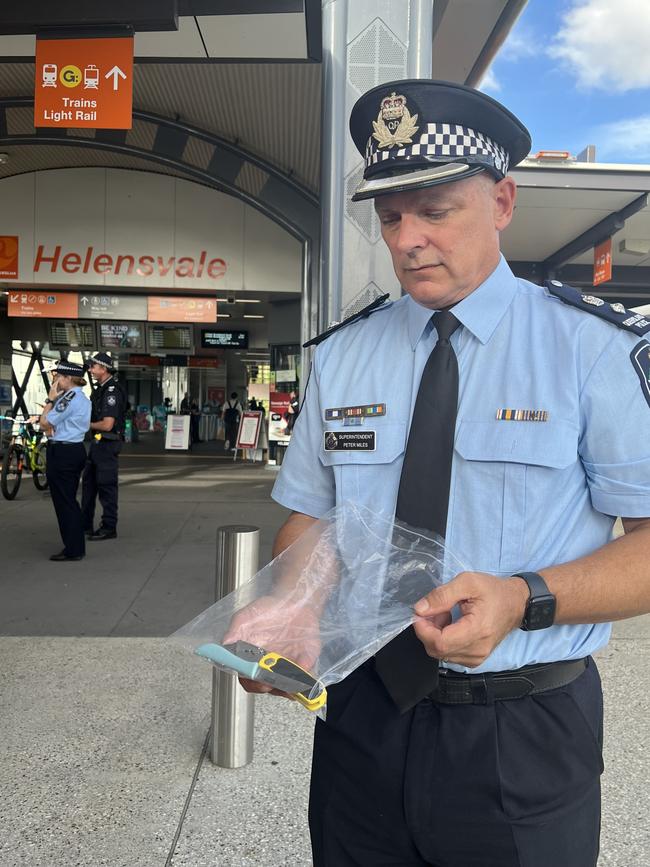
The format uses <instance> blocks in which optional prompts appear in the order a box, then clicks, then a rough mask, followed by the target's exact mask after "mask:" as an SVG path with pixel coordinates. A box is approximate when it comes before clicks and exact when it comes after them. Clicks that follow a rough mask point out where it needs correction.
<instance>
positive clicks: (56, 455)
mask: <svg viewBox="0 0 650 867" xmlns="http://www.w3.org/2000/svg"><path fill="white" fill-rule="evenodd" d="M85 462H86V449H85V448H84V444H83V443H73V444H68V443H56V442H49V443H48V444H47V470H46V475H47V481H48V484H49V486H50V493H51V495H52V503H53V505H54V511H55V512H56V518H57V521H58V522H59V531H60V533H61V539H62V540H63V552H64V554H66V556H68V557H82V556H83V555H84V554H85V552H86V546H85V538H84V528H83V520H82V517H81V509H80V508H79V503H78V501H77V488H78V487H79V479H80V478H81V471H82V470H83V468H84V464H85Z"/></svg>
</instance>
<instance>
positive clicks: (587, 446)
mask: <svg viewBox="0 0 650 867" xmlns="http://www.w3.org/2000/svg"><path fill="white" fill-rule="evenodd" d="M432 313H433V311H432V310H430V309H428V308H425V307H423V306H421V305H419V304H418V303H417V302H415V301H413V300H412V299H411V298H410V297H409V296H405V297H403V298H401V299H400V300H399V301H397V302H395V303H393V304H390V305H388V306H387V307H386V308H384V309H380V310H378V311H377V312H375V313H374V314H373V315H372V316H370V317H369V318H367V319H364V320H361V321H360V322H357V323H353V324H350V325H349V326H347V327H345V328H342V329H341V330H340V331H339V332H337V333H336V334H334V335H332V336H331V337H330V338H329V339H327V340H325V341H324V342H323V343H322V344H321V345H320V346H319V347H318V349H317V351H316V353H315V356H314V363H313V370H312V375H311V381H310V384H309V386H308V388H307V392H306V396H305V402H304V406H303V408H302V411H301V412H300V414H299V416H298V419H297V421H296V425H295V428H294V431H293V436H292V438H291V443H290V445H289V447H288V449H287V454H286V457H285V458H284V461H283V465H282V469H281V472H280V474H279V476H278V479H277V481H276V484H275V486H274V489H273V494H272V496H273V498H274V499H275V500H277V502H279V503H281V504H282V505H283V506H286V507H287V508H288V509H292V510H294V511H297V512H302V513H304V514H307V515H311V516H313V517H315V518H318V517H320V516H321V515H323V514H324V513H325V512H327V511H328V510H329V509H330V508H332V507H333V506H334V505H336V504H340V503H341V502H343V501H344V500H349V501H353V502H355V503H358V504H361V505H364V506H367V507H368V508H369V509H372V510H373V511H375V512H381V513H384V514H387V515H390V516H392V515H394V512H395V504H396V500H397V490H398V485H399V479H400V473H401V469H402V461H403V457H404V450H405V447H406V441H407V436H408V429H409V424H410V419H411V415H412V412H413V407H414V405H415V398H416V395H417V391H418V386H419V383H420V379H421V376H422V371H423V368H424V365H425V363H426V360H427V358H428V356H429V354H430V352H431V349H432V348H433V346H434V345H435V342H436V333H435V330H433V333H432V326H431V323H430V319H431V315H432ZM454 315H455V316H456V317H457V318H458V319H459V321H460V322H461V323H462V325H463V327H462V328H459V329H457V330H456V331H455V332H454V334H453V335H452V337H451V342H452V344H453V347H454V351H455V352H456V355H457V357H458V366H459V376H460V385H459V407H458V416H457V420H456V437H455V451H454V458H453V466H452V477H451V485H450V494H449V511H448V521H447V534H446V540H445V541H446V544H447V546H448V548H449V549H450V551H451V552H453V553H454V554H455V555H456V556H457V557H459V558H460V560H461V562H463V563H464V564H465V566H466V568H467V569H468V570H472V571H479V572H487V573H491V574H494V575H502V576H507V575H511V574H512V573H513V572H516V571H524V570H530V571H535V570H539V569H542V568H543V567H545V566H551V565H555V564H559V563H564V562H567V561H571V560H574V559H576V558H579V557H583V556H584V555H586V554H589V553H590V552H592V551H594V550H595V549H596V548H599V547H600V546H602V545H604V544H605V543H607V542H608V541H610V540H611V538H612V529H613V524H614V520H615V518H614V517H612V516H619V515H620V516H623V517H628V518H642V517H647V516H650V449H648V445H647V437H648V433H647V432H648V427H649V423H650V405H649V403H650V396H648V393H647V384H646V390H645V391H644V389H643V387H642V386H641V384H640V382H639V373H638V371H637V370H636V369H635V367H634V365H633V363H632V360H631V354H633V351H634V349H635V347H637V346H638V345H639V343H640V342H641V337H640V336H635V335H633V334H630V333H629V332H627V331H623V330H621V329H619V328H616V327H614V326H613V325H611V324H609V323H607V322H604V321H603V320H602V319H599V318H598V317H597V316H594V315H589V314H587V313H585V312H583V311H580V310H576V309H574V308H573V307H569V306H567V305H566V304H564V303H563V302H562V301H560V300H559V299H558V298H556V297H554V296H553V295H551V294H550V293H549V292H548V290H547V289H546V288H545V287H541V286H536V285H533V284H532V283H528V282H527V281H525V280H520V279H518V278H516V277H515V276H514V275H513V274H512V272H511V270H510V268H509V267H508V265H507V263H506V261H505V260H504V259H503V258H501V260H500V263H499V265H498V266H497V268H496V269H495V271H494V272H493V273H492V274H491V275H490V277H488V279H487V280H486V281H485V282H484V283H483V284H481V286H479V287H478V288H477V289H476V290H475V291H474V292H472V293H471V294H470V295H469V296H468V297H466V298H464V299H463V300H462V301H460V302H459V303H458V304H457V305H456V306H455V307H454ZM380 403H384V404H386V412H385V415H378V416H376V417H374V418H365V419H364V421H363V425H362V426H358V427H346V426H345V423H344V420H338V421H326V420H325V411H326V410H327V409H329V408H343V407H354V406H365V405H372V404H380ZM508 411H510V412H508ZM524 418H525V419H527V420H523V419H524ZM371 430H372V431H375V450H374V451H371V450H327V449H326V432H328V431H335V432H337V431H345V432H350V431H371ZM615 580H617V577H616V576H614V575H613V576H612V581H615ZM610 631H611V627H610V625H609V624H603V623H601V624H596V625H589V624H587V625H571V626H568V625H562V626H553V627H551V628H550V629H545V630H540V631H539V632H523V631H521V630H514V631H513V632H511V633H510V634H509V635H508V636H507V637H506V638H505V639H504V641H502V642H501V644H500V645H499V646H498V647H497V648H496V649H495V650H494V651H493V653H492V654H491V655H490V656H489V657H488V659H486V660H485V661H484V662H483V663H482V664H481V665H480V666H478V667H476V668H474V669H472V671H473V672H481V671H503V670H508V669H514V668H519V667H520V666H523V665H529V664H533V663H537V662H552V661H556V660H563V659H573V658H579V657H584V656H586V655H588V654H590V653H593V652H594V651H596V650H597V649H598V648H600V647H602V646H603V645H604V644H606V643H607V641H608V638H609V635H610ZM450 667H451V668H455V669H457V670H461V671H463V670H465V671H467V670H469V669H464V668H462V667H461V666H456V665H450Z"/></svg>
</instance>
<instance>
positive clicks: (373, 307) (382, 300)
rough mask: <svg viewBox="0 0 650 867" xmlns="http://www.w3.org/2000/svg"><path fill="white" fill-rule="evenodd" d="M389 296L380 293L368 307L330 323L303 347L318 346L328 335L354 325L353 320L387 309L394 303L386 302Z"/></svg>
mask: <svg viewBox="0 0 650 867" xmlns="http://www.w3.org/2000/svg"><path fill="white" fill-rule="evenodd" d="M389 298H390V295H388V293H386V295H380V296H379V298H375V300H374V301H373V302H372V304H368V306H367V307H364V308H363V309H362V310H359V312H358V313H354V314H353V315H352V316H348V318H347V319H344V320H343V321H342V322H336V323H334V324H333V325H330V327H329V328H328V329H327V330H326V331H323V332H322V333H321V334H317V335H316V337H312V339H311V340H308V341H307V343H303V349H306V348H307V347H308V346H318V344H319V343H322V342H323V340H327V338H328V337H331V336H332V334H334V333H335V332H337V331H340V330H341V328H345V326H346V325H352V323H353V322H357V321H358V320H359V319H365V318H366V317H367V316H370V315H371V314H372V313H375V312H376V311H377V310H387V309H388V308H389V307H390V306H391V304H392V303H393V302H392V301H390V302H389V303H388V304H386V301H388V299H389Z"/></svg>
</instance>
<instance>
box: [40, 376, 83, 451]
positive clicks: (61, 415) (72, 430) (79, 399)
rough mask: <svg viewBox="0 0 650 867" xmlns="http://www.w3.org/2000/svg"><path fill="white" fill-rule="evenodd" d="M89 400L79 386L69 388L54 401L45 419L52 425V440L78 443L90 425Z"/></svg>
mask: <svg viewBox="0 0 650 867" xmlns="http://www.w3.org/2000/svg"><path fill="white" fill-rule="evenodd" d="M90 410H91V407H90V401H89V400H88V398H87V397H86V395H85V394H84V393H83V390H82V389H81V388H80V387H79V386H75V387H74V388H71V389H70V390H69V391H66V392H65V394H62V395H61V396H60V397H58V398H57V399H56V401H55V402H54V406H52V407H51V409H50V410H49V411H48V413H47V414H46V416H45V420H46V421H47V423H48V424H51V425H52V426H53V427H54V433H53V435H52V436H51V437H50V440H51V441H52V442H55V443H56V442H66V443H80V442H83V440H84V436H85V434H86V431H87V430H88V428H89V427H90Z"/></svg>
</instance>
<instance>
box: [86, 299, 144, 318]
mask: <svg viewBox="0 0 650 867" xmlns="http://www.w3.org/2000/svg"><path fill="white" fill-rule="evenodd" d="M79 316H81V317H83V318H84V319H122V320H124V319H135V320H138V319H140V320H143V319H146V318H147V299H146V297H145V296H144V295H106V294H102V295H97V294H95V293H92V292H88V293H85V292H84V293H82V294H81V295H79Z"/></svg>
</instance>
